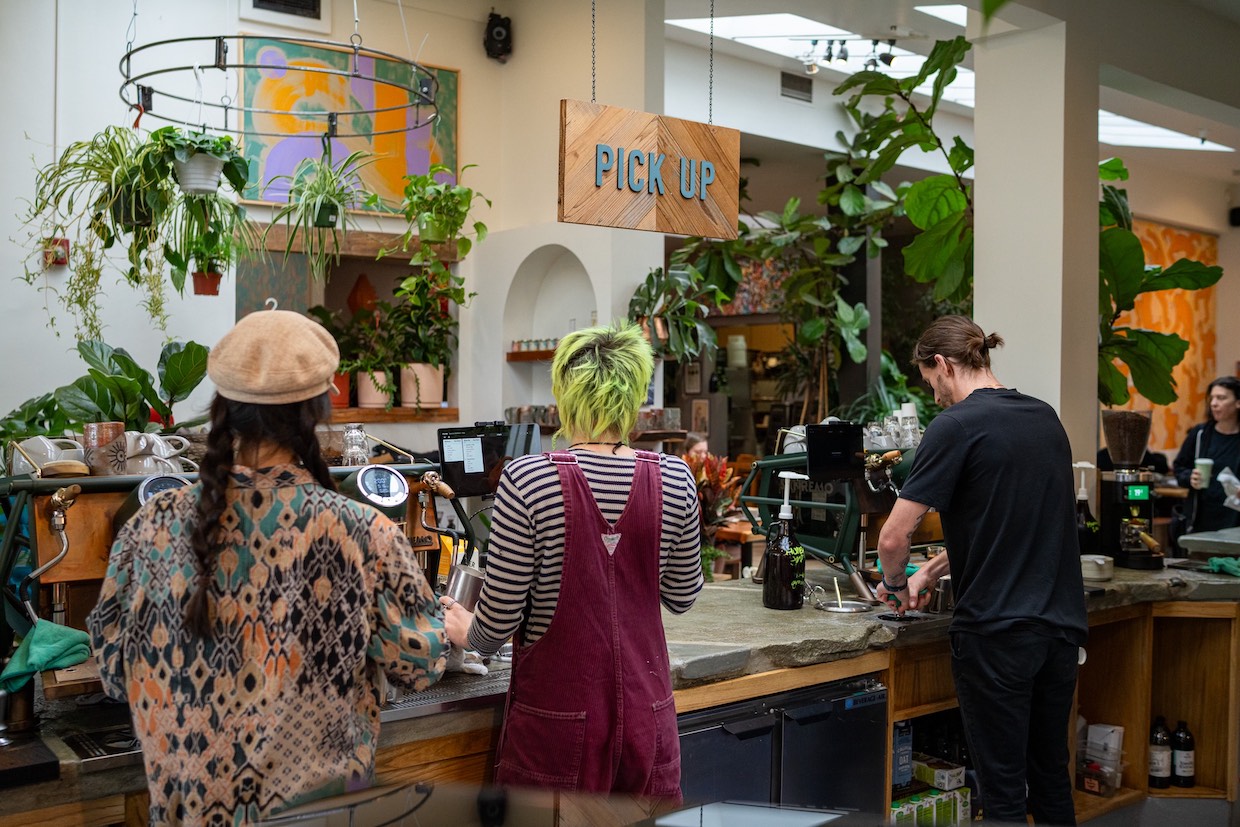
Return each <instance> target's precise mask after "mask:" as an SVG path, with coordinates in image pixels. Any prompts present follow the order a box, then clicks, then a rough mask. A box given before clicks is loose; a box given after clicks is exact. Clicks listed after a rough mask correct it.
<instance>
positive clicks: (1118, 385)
mask: <svg viewBox="0 0 1240 827" xmlns="http://www.w3.org/2000/svg"><path fill="white" fill-rule="evenodd" d="M1115 358H1116V356H1115V354H1114V353H1112V352H1111V351H1109V350H1104V349H1103V348H1099V349H1098V401H1099V402H1101V403H1102V404H1103V405H1107V406H1111V405H1123V404H1124V403H1125V402H1127V401H1128V399H1129V396H1128V377H1127V376H1125V375H1124V374H1123V372H1122V371H1121V370H1120V369H1119V368H1117V367H1116V366H1115V361H1114V360H1115Z"/></svg>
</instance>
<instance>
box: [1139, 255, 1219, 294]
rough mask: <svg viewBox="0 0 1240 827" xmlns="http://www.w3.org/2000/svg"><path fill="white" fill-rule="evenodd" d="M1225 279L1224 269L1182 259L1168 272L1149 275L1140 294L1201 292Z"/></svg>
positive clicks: (1142, 285)
mask: <svg viewBox="0 0 1240 827" xmlns="http://www.w3.org/2000/svg"><path fill="white" fill-rule="evenodd" d="M1222 277H1223V268H1222V267H1217V266H1216V267H1207V266H1206V265H1204V264H1202V263H1201V262H1200V261H1193V260H1192V259H1189V258H1182V259H1179V260H1178V261H1176V262H1175V263H1174V264H1172V265H1171V266H1170V267H1168V268H1167V269H1166V270H1163V271H1161V272H1156V273H1153V274H1150V273H1147V274H1146V276H1145V280H1144V281H1143V282H1142V283H1141V289H1140V292H1142V293H1152V292H1154V291H1155V290H1170V289H1172V288H1181V289H1184V290H1200V289H1202V288H1203V287H1210V286H1212V285H1214V284H1217V283H1218V280H1219V279H1221V278H1222Z"/></svg>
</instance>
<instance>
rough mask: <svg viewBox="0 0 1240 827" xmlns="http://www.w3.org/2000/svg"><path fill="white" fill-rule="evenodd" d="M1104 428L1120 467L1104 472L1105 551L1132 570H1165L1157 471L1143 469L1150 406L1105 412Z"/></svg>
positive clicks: (1100, 497) (1101, 512) (1101, 502)
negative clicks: (1155, 529) (1157, 526)
mask: <svg viewBox="0 0 1240 827" xmlns="http://www.w3.org/2000/svg"><path fill="white" fill-rule="evenodd" d="M1102 428H1103V431H1104V433H1105V434H1106V439H1107V453H1108V454H1110V455H1111V462H1112V463H1113V464H1114V465H1115V470H1114V471H1103V472H1102V480H1101V483H1100V487H1099V493H1098V507H1099V515H1098V516H1099V523H1100V526H1099V527H1100V534H1101V545H1102V553H1103V554H1107V555H1110V556H1111V557H1113V558H1115V565H1117V566H1121V567H1123V568H1128V569H1161V568H1162V567H1163V559H1164V558H1163V553H1162V546H1161V545H1160V544H1159V542H1158V541H1157V540H1155V539H1154V537H1153V535H1152V534H1151V527H1152V526H1153V524H1154V475H1153V474H1152V473H1150V472H1149V471H1146V470H1144V469H1142V468H1141V460H1142V458H1143V457H1144V456H1145V445H1146V442H1147V441H1148V439H1149V435H1150V413H1149V412H1148V411H1104V412H1103V417H1102Z"/></svg>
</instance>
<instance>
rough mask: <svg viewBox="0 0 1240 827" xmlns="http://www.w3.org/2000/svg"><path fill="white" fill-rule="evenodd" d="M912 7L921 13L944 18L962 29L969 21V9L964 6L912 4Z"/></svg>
mask: <svg viewBox="0 0 1240 827" xmlns="http://www.w3.org/2000/svg"><path fill="white" fill-rule="evenodd" d="M913 8H914V9H915V10H917V11H919V12H921V13H922V14H928V15H930V16H931V17H937V18H938V19H939V20H946V21H947V22H948V23H951V24H952V25H954V26H959V27H960V28H962V29H963V28H964V27H965V25H966V24H967V23H968V22H969V10H968V9H967V8H965V7H964V6H913Z"/></svg>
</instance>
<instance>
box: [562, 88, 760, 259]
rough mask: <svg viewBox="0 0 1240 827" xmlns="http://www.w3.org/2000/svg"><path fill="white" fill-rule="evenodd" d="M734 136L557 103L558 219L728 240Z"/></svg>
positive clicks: (737, 153)
mask: <svg viewBox="0 0 1240 827" xmlns="http://www.w3.org/2000/svg"><path fill="white" fill-rule="evenodd" d="M740 160H741V134H740V132H738V131H737V130H735V129H728V128H727V127H722V126H712V125H710V124H704V123H697V122H695V121H685V120H681V119H679V118H668V117H665V116H662V115H652V114H650V113H648V112H637V111H634V110H632V109H621V108H619V107H615V106H603V105H601V104H596V103H587V102H585V101H574V100H561V101H560V197H559V208H560V209H559V215H560V220H561V221H565V222H568V223H571V224H593V225H596V226H599V227H623V228H626V229H631V230H651V231H653V232H658V233H677V234H680V235H694V236H704V237H707V238H736V236H737V229H736V219H737V210H738V208H739V197H740V192H739V186H740Z"/></svg>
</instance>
